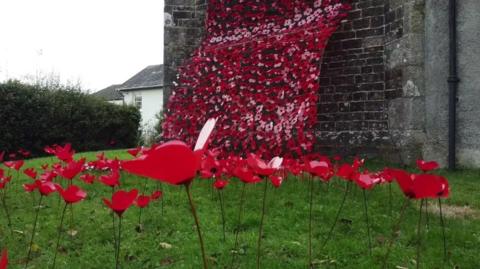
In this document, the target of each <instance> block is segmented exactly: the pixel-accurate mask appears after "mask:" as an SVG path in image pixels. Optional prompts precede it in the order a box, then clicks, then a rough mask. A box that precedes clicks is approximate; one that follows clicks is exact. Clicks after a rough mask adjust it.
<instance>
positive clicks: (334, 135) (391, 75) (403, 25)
mask: <svg viewBox="0 0 480 269" xmlns="http://www.w3.org/2000/svg"><path fill="white" fill-rule="evenodd" d="M351 2H352V7H353V9H352V11H351V12H350V15H349V17H348V18H347V20H345V21H344V22H343V23H342V25H341V27H340V28H339V30H338V31H337V32H336V33H335V34H334V35H333V36H332V38H331V40H330V42H329V45H328V47H327V48H326V51H325V58H324V60H323V64H322V75H321V79H320V85H321V88H320V92H319V94H320V99H321V101H320V103H319V105H318V109H319V115H318V132H317V136H318V143H317V145H318V148H319V149H320V150H322V151H324V152H332V151H333V152H336V153H338V152H339V153H343V154H357V153H372V154H380V155H382V156H384V157H386V158H387V159H389V160H392V161H399V162H404V163H411V162H413V161H414V160H416V159H417V158H422V157H423V158H426V159H435V160H439V161H440V162H441V163H442V164H445V163H446V158H447V146H448V139H447V138H448V128H447V126H448V84H447V78H448V1H437V0H351ZM457 3H458V6H459V11H458V13H459V15H458V18H459V19H458V20H459V27H458V31H459V42H458V43H459V76H460V78H461V83H460V85H459V102H458V124H459V126H458V135H457V140H458V152H457V154H458V161H459V164H461V165H467V166H480V142H479V140H480V139H478V137H479V136H480V117H479V116H478V115H480V106H478V105H477V104H479V103H480V90H479V86H478V85H480V83H479V82H480V81H479V80H480V76H479V74H480V59H479V58H480V51H479V50H480V45H478V40H480V34H479V32H478V30H477V29H478V26H479V25H480V17H479V16H478V15H477V14H480V2H478V1H477V0H462V1H457ZM205 7H206V0H196V1H195V0H166V3H165V13H166V17H165V18H166V20H167V21H166V23H165V51H164V55H165V61H164V64H165V83H166V84H167V85H171V83H172V81H174V79H175V74H176V69H177V67H178V66H179V64H180V63H181V62H182V61H183V60H184V59H185V58H187V57H188V55H189V54H190V53H191V52H192V51H193V50H194V49H195V48H196V47H197V46H198V44H199V43H200V41H201V38H202V36H203V31H204V29H203V26H204V18H205ZM168 20H169V21H170V23H169V21H168ZM169 90H170V87H167V92H166V94H165V98H168V96H169Z"/></svg>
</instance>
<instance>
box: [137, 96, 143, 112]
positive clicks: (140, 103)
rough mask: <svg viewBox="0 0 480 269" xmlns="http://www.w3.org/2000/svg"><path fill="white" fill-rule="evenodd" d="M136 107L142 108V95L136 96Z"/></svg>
mask: <svg viewBox="0 0 480 269" xmlns="http://www.w3.org/2000/svg"><path fill="white" fill-rule="evenodd" d="M135 107H136V108H138V109H142V96H141V95H136V96H135Z"/></svg>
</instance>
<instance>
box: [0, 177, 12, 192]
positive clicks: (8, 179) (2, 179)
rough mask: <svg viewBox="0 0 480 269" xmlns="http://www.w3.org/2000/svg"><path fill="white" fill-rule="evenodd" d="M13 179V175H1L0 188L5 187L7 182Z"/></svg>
mask: <svg viewBox="0 0 480 269" xmlns="http://www.w3.org/2000/svg"><path fill="white" fill-rule="evenodd" d="M11 179H12V176H8V177H5V176H0V190H2V189H4V188H5V186H6V185H7V183H9V182H10V180H11Z"/></svg>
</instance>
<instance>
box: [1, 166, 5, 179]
mask: <svg viewBox="0 0 480 269" xmlns="http://www.w3.org/2000/svg"><path fill="white" fill-rule="evenodd" d="M4 173H5V171H3V169H2V168H0V178H2V177H3V176H4V175H5V174H4Z"/></svg>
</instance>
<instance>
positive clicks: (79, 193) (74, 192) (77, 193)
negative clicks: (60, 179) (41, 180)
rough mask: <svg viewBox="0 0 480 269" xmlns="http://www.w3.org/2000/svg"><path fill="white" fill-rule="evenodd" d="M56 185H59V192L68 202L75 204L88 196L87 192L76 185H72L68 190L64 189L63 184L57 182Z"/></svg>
mask: <svg viewBox="0 0 480 269" xmlns="http://www.w3.org/2000/svg"><path fill="white" fill-rule="evenodd" d="M55 186H56V187H57V190H58V193H60V195H61V196H62V198H63V200H64V201H65V203H67V204H74V203H77V202H80V201H82V200H83V199H85V197H87V193H86V192H85V191H83V190H82V189H81V188H80V187H78V186H76V185H70V186H68V188H67V189H66V190H64V189H63V188H62V186H60V185H58V184H56V185H55Z"/></svg>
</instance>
